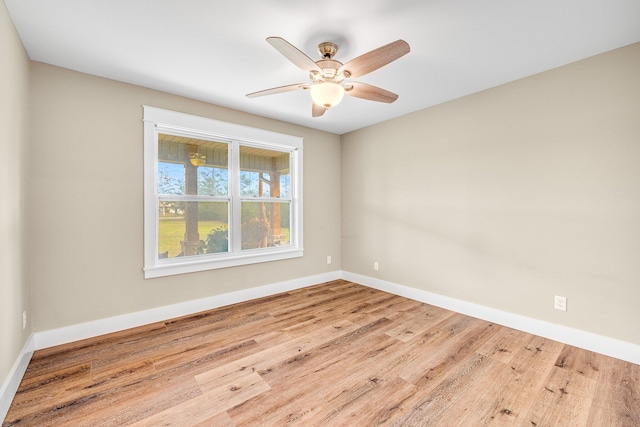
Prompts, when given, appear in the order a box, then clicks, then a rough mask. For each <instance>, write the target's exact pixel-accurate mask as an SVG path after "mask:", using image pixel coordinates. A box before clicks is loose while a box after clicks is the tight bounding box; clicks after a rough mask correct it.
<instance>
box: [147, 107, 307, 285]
mask: <svg viewBox="0 0 640 427" xmlns="http://www.w3.org/2000/svg"><path fill="white" fill-rule="evenodd" d="M143 110H144V119H143V121H144V269H143V270H144V277H145V279H150V278H154V277H162V276H170V275H174V274H183V273H192V272H197V271H204V270H212V269H217V268H226V267H235V266H241V265H247V264H255V263H261V262H269V261H277V260H284V259H290V258H297V257H301V256H303V252H304V248H303V245H302V229H303V227H302V152H303V139H302V138H301V137H297V136H292V135H285V134H281V133H277V132H271V131H267V130H264V129H257V128H252V127H249V126H242V125H238V124H235V123H227V122H222V121H218V120H214V119H209V118H206V117H199V116H193V115H190V114H185V113H179V112H175V111H170V110H164V109H160V108H156V107H150V106H147V105H144V106H143ZM158 133H168V134H178V135H183V136H191V137H194V138H204V139H212V140H220V141H224V142H228V143H229V144H230V147H231V148H230V156H229V166H228V167H229V197H228V202H229V226H230V229H231V228H232V227H235V228H236V230H239V227H240V218H241V216H240V215H241V213H240V206H241V202H242V201H246V198H241V197H240V190H239V184H238V180H239V174H240V160H239V159H240V154H239V151H240V150H239V146H240V145H248V146H252V147H258V148H264V149H271V150H278V151H286V152H289V155H290V162H291V169H290V174H291V182H290V185H291V188H290V192H291V199H290V204H291V205H290V209H291V211H290V229H289V232H290V233H289V234H290V244H289V245H283V246H276V247H268V248H260V249H251V250H241V248H240V240H239V239H240V233H239V232H235V233H233V232H232V233H231V236H233V237H232V238H233V239H234V242H233V243H231V242H230V243H231V244H230V249H229V252H228V253H220V254H204V255H198V256H192V257H176V258H165V259H161V258H159V254H158V221H159V218H158V201H159V196H158V185H157V179H158V168H157V165H158ZM232 175H233V177H232ZM254 200H255V201H261V200H266V199H258V198H256V199H251V201H254ZM268 201H276V199H269V200H268ZM280 201H289V200H280Z"/></svg>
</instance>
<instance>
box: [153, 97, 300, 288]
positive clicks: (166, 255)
mask: <svg viewBox="0 0 640 427" xmlns="http://www.w3.org/2000/svg"><path fill="white" fill-rule="evenodd" d="M144 156H145V172H144V191H145V202H144V220H145V224H144V234H145V265H144V272H145V278H152V277H160V276H167V275H172V274H181V273H189V272H194V271H202V270H209V269H215V268H223V267H231V266H238V265H244V264H252V263H258V262H266V261H275V260H281V259H287V258H294V257H300V256H302V249H303V248H302V138H299V137H294V136H290V135H283V134H279V133H274V132H269V131H265V130H261V129H255V128H250V127H246V126H240V125H236V124H232V123H225V122H220V121H216V120H212V119H207V118H204V117H197V116H191V115H187V114H183V113H177V112H173V111H168V110H161V109H158V108H153V107H148V106H145V107H144Z"/></svg>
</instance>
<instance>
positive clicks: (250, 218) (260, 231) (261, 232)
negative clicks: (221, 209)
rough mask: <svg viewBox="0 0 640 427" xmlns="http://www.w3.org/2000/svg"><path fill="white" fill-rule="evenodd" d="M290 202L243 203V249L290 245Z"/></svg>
mask: <svg viewBox="0 0 640 427" xmlns="http://www.w3.org/2000/svg"><path fill="white" fill-rule="evenodd" d="M289 206H290V203H288V202H282V203H279V202H265V203H262V202H243V203H242V249H243V250H245V249H257V248H266V247H271V246H288V245H289V244H290V236H289V229H290V219H289V212H290V209H289Z"/></svg>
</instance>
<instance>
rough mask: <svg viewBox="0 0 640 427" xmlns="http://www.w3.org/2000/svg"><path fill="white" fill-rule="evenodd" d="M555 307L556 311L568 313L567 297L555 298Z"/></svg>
mask: <svg viewBox="0 0 640 427" xmlns="http://www.w3.org/2000/svg"><path fill="white" fill-rule="evenodd" d="M553 307H554V308H555V309H556V310H562V311H567V297H560V296H558V295H556V296H555V300H554V305H553Z"/></svg>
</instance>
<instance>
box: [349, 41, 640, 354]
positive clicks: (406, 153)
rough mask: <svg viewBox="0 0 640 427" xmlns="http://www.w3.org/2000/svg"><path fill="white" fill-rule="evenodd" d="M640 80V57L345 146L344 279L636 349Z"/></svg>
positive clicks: (369, 132)
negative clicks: (563, 307)
mask: <svg viewBox="0 0 640 427" xmlns="http://www.w3.org/2000/svg"><path fill="white" fill-rule="evenodd" d="M638 76H640V43H639V44H634V45H631V46H628V47H625V48H623V49H618V50H615V51H611V52H608V53H605V54H602V55H599V56H596V57H593V58H590V59H587V60H583V61H580V62H577V63H574V64H571V65H568V66H565V67H562V68H559V69H555V70H552V71H548V72H545V73H542V74H539V75H535V76H532V77H529V78H526V79H523V80H519V81H516V82H513V83H511V84H506V85H503V86H500V87H497V88H494V89H491V90H487V91H484V92H481V93H478V94H474V95H471V96H467V97H465V98H462V99H458V100H455V101H452V102H448V103H446V104H443V105H440V106H437V107H434V108H429V109H426V110H423V111H419V112H416V113H414V114H410V115H407V116H404V117H401V118H398V119H395V120H392V121H389V122H385V123H382V124H379V125H376V126H372V127H369V128H366V129H362V130H360V131H356V132H353V133H350V134H347V135H343V138H342V184H343V188H342V227H343V228H342V229H343V239H342V267H343V270H345V271H349V272H353V273H358V274H363V275H368V276H371V277H377V278H380V279H383V280H387V281H390V282H394V283H398V284H402V285H406V286H411V287H415V288H418V289H421V290H426V291H430V292H434V293H438V294H442V295H446V296H450V297H454V298H458V299H461V300H465V301H469V302H473V303H477V304H481V305H485V306H489V307H493V308H496V309H500V310H504V311H507V312H513V313H517V314H521V315H524V316H528V317H532V318H536V319H542V320H546V321H549V322H553V323H558V324H562V325H567V326H570V327H574V328H578V329H582V330H585V331H590V332H593V333H597V334H602V335H606V336H610V337H615V338H619V339H622V340H626V341H629V342H633V343H636V344H640V330H639V329H638V325H640V307H639V304H640V78H639V77H638ZM374 261H378V262H379V263H380V270H379V271H377V272H376V271H374V270H373V268H372V267H373V262H374ZM554 295H562V296H566V297H567V298H568V311H567V312H560V311H557V310H554V309H553V298H554Z"/></svg>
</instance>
